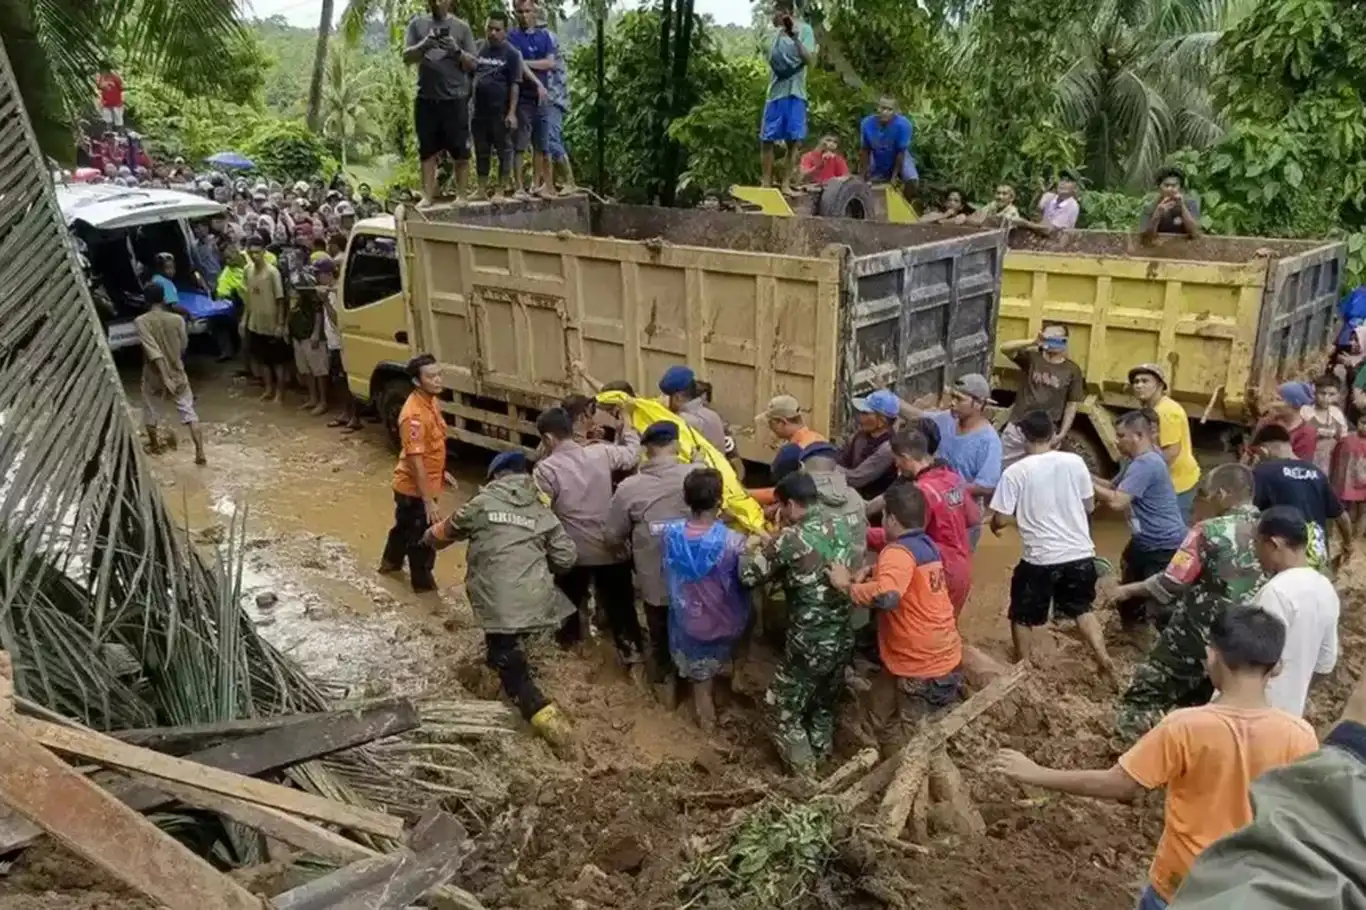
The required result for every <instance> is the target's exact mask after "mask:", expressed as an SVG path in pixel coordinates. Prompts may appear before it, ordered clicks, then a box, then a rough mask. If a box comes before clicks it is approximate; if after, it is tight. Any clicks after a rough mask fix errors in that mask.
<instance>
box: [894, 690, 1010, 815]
mask: <svg viewBox="0 0 1366 910" xmlns="http://www.w3.org/2000/svg"><path fill="white" fill-rule="evenodd" d="M1028 673H1029V665H1028V664H1027V663H1020V664H1016V666H1015V668H1014V669H1012V670H1011V671H1010V672H1009V673H1007V674H1006V675H1005V676H1002V677H1000V678H998V679H996V680H995V681H994V682H992V683H991V684H990V685H989V686H987V687H986V688H985V689H983V690H982V691H980V692H978V693H976V694H974V695H973V696H972V697H971V698H969V699H968V700H967V701H965V702H963V703H962V704H961V705H959V706H958V707H957V708H954V709H953V710H952V711H950V712H949V713H948V714H947V715H945V716H944V718H943V719H942V720H939V721H938V722H936V723H934V724H932V725H930V726H929V727H927V728H926V729H924V730H922V731H921V732H920V734H919V735H917V736H916V737H915V738H914V739H912V740H911V741H910V742H909V743H907V744H906V746H905V747H903V748H902V749H901V751H900V752H899V753H898V754H897V755H896V756H894V757H893V758H891V759H888V761H895V762H896V765H895V766H894V771H893V773H892V778H891V782H890V783H889V784H888V786H887V793H886V794H885V795H884V796H883V798H882V805H881V807H880V808H879V809H878V827H879V829H880V830H881V832H882V833H883V834H885V835H886V836H888V837H897V836H899V835H900V834H901V829H902V828H904V827H906V819H907V818H908V817H909V816H910V814H911V806H912V804H913V803H914V802H915V798H916V796H917V795H918V794H919V793H920V790H921V785H922V784H924V782H925V775H926V774H927V773H928V771H929V766H930V760H931V758H932V756H933V755H934V753H935V752H937V751H939V749H941V748H943V746H944V744H945V743H946V742H948V741H949V740H950V739H951V738H952V737H954V736H955V735H957V734H958V732H959V731H960V730H962V729H963V728H964V727H966V726H967V725H968V724H970V723H972V722H973V721H974V720H976V719H977V718H978V717H980V716H981V715H982V714H983V713H984V712H985V711H986V710H987V709H988V708H990V707H991V706H992V705H994V704H996V703H997V702H999V701H1000V700H1001V699H1003V698H1005V697H1006V696H1007V695H1009V694H1010V693H1011V691H1013V690H1014V689H1015V687H1016V686H1018V685H1019V684H1020V683H1021V682H1022V681H1023V680H1024V678H1025V676H1026V675H1028ZM876 774H877V770H874V771H873V774H872V775H869V776H870V777H872V776H873V775H876Z"/></svg>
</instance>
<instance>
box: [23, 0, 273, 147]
mask: <svg viewBox="0 0 1366 910" xmlns="http://www.w3.org/2000/svg"><path fill="white" fill-rule="evenodd" d="M239 6H240V4H239V0H101V2H98V3H96V2H92V0H0V41H3V42H4V45H5V48H6V49H7V51H8V54H9V58H10V60H11V61H12V65H13V66H14V69H15V79H16V81H17V83H18V86H19V91H20V94H21V95H22V97H23V99H24V104H25V106H26V107H27V108H28V111H29V114H30V116H31V118H32V120H33V129H34V132H35V134H36V135H37V138H38V142H39V145H40V147H41V148H42V149H43V151H44V153H46V154H48V155H50V156H52V157H54V158H57V159H58V160H62V161H66V160H70V159H71V157H72V156H73V154H74V149H75V142H74V139H73V137H74V132H73V129H72V125H73V124H74V123H75V122H76V121H77V120H78V119H80V117H81V115H82V114H84V113H86V112H88V111H89V110H90V109H91V107H92V105H93V103H94V99H95V85H94V80H95V76H96V75H97V74H98V73H99V72H100V70H101V69H102V68H104V67H106V66H109V65H111V59H110V58H111V57H112V58H114V59H115V60H116V61H117V63H118V64H119V65H120V66H121V67H122V68H123V69H125V70H136V71H138V72H140V73H142V74H144V75H147V76H151V77H155V78H157V79H160V80H162V81H163V82H165V83H167V84H168V85H171V86H172V87H174V88H177V89H179V90H181V91H183V92H186V93H187V94H204V95H211V96H215V97H221V95H219V94H218V93H219V92H220V91H221V90H222V86H223V84H224V81H225V80H224V61H228V60H233V59H235V58H238V57H240V56H241V54H242V52H243V45H244V43H246V40H247V39H246V34H245V32H244V30H243V29H242V27H241V25H240V23H239V21H238V18H237V16H238V12H239ZM238 100H240V99H238Z"/></svg>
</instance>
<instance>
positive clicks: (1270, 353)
mask: <svg viewBox="0 0 1366 910" xmlns="http://www.w3.org/2000/svg"><path fill="white" fill-rule="evenodd" d="M1346 266H1347V247H1346V245H1345V244H1342V243H1333V244H1328V245H1326V246H1322V247H1320V248H1319V249H1316V250H1312V251H1310V252H1307V253H1301V254H1300V255H1298V256H1291V257H1288V258H1285V259H1280V260H1277V261H1276V263H1275V264H1274V265H1273V266H1272V267H1271V275H1270V279H1269V280H1268V282H1267V286H1266V293H1265V295H1264V296H1263V298H1262V311H1261V316H1260V318H1259V319H1258V321H1257V343H1256V349H1255V352H1254V355H1253V362H1254V363H1255V364H1256V371H1255V374H1254V379H1253V386H1254V388H1255V389H1256V390H1257V391H1258V392H1260V393H1261V394H1262V395H1264V396H1265V395H1269V394H1273V393H1274V392H1275V388H1276V385H1277V384H1278V383H1279V382H1280V381H1281V380H1283V379H1288V378H1290V376H1291V375H1292V374H1295V373H1299V372H1301V371H1303V370H1304V369H1305V368H1306V367H1308V366H1310V365H1311V364H1312V363H1313V361H1314V360H1315V359H1316V358H1318V357H1320V356H1321V355H1322V354H1323V352H1324V351H1325V350H1327V349H1328V347H1329V346H1330V345H1331V344H1332V343H1333V334H1334V333H1333V328H1334V325H1335V323H1336V322H1337V304H1338V298H1339V296H1340V294H1341V286H1342V276H1343V272H1344V270H1345V269H1346ZM1317 365H1318V366H1320V367H1321V366H1322V364H1317Z"/></svg>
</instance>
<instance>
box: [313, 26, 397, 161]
mask: <svg viewBox="0 0 1366 910" xmlns="http://www.w3.org/2000/svg"><path fill="white" fill-rule="evenodd" d="M379 88H380V82H379V79H378V77H377V74H376V73H375V71H374V69H373V68H371V67H368V66H366V65H365V64H364V63H363V62H362V61H361V60H360V58H359V56H358V55H357V54H355V53H354V52H348V51H347V50H345V49H344V48H341V47H335V48H333V49H332V53H331V54H330V55H329V57H328V60H327V69H326V71H325V73H324V75H323V94H322V133H323V136H324V137H325V138H326V139H328V140H329V141H330V142H331V143H332V145H333V147H334V148H335V149H336V150H337V152H338V156H339V157H340V158H341V164H342V167H343V168H345V167H346V163H347V158H348V154H349V153H350V152H351V151H352V150H354V151H357V152H360V153H361V155H362V156H363V157H368V155H369V154H370V153H371V152H372V142H373V141H375V140H377V139H379V138H380V137H381V129H382V127H381V117H380V115H379V114H378V110H379V108H380V104H379V94H378V93H379Z"/></svg>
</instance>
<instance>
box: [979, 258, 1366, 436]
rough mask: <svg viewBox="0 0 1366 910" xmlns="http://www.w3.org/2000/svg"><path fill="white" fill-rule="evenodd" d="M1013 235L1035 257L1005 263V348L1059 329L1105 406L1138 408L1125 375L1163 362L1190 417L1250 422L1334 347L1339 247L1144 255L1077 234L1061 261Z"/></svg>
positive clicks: (1008, 371) (1008, 372) (1010, 370)
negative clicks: (1314, 355) (1279, 389)
mask: <svg viewBox="0 0 1366 910" xmlns="http://www.w3.org/2000/svg"><path fill="white" fill-rule="evenodd" d="M1019 234H1020V232H1019V231H1016V232H1015V235H1019ZM1015 235H1013V236H1012V237H1011V242H1012V244H1013V245H1014V244H1017V243H1019V244H1020V245H1022V246H1026V247H1029V248H1028V249H1014V248H1012V249H1011V251H1010V252H1009V253H1008V254H1007V256H1006V258H1005V271H1004V274H1003V276H1002V280H1001V316H1000V340H1001V341H1003V342H1004V341H1011V340H1015V339H1021V338H1032V337H1033V336H1034V335H1035V334H1037V333H1038V331H1039V330H1040V329H1041V328H1042V327H1043V325H1045V324H1048V323H1061V324H1063V325H1066V326H1067V327H1068V329H1069V331H1070V333H1071V338H1070V340H1071V343H1070V345H1069V348H1070V350H1069V353H1070V356H1071V357H1072V359H1073V360H1075V361H1076V362H1077V363H1078V365H1080V366H1081V368H1082V372H1083V373H1084V375H1085V377H1086V383H1087V387H1088V389H1089V390H1091V391H1093V392H1097V393H1098V394H1099V395H1100V398H1101V401H1103V402H1104V403H1105V404H1107V405H1110V406H1112V407H1126V406H1132V404H1133V400H1132V399H1131V398H1130V397H1129V394H1128V391H1127V379H1128V377H1127V373H1128V369H1129V368H1130V367H1131V366H1133V365H1135V364H1138V363H1144V362H1155V363H1160V364H1162V365H1163V366H1164V367H1165V368H1166V370H1167V373H1168V381H1169V384H1170V393H1171V395H1172V397H1173V398H1174V399H1175V400H1177V401H1178V402H1180V403H1181V404H1182V406H1183V407H1185V409H1186V411H1187V412H1188V413H1189V414H1191V415H1192V416H1193V417H1201V416H1204V415H1206V414H1208V415H1209V416H1211V417H1213V418H1214V419H1216V420H1230V421H1238V420H1244V419H1246V418H1247V417H1248V416H1250V414H1251V412H1252V411H1254V410H1255V409H1256V402H1255V401H1254V400H1250V398H1249V396H1255V395H1256V392H1257V390H1258V389H1259V388H1260V387H1263V386H1267V385H1270V386H1272V387H1274V385H1275V380H1276V378H1277V377H1278V376H1279V375H1281V374H1282V373H1283V372H1285V371H1286V370H1288V369H1292V368H1293V366H1292V363H1291V362H1292V361H1295V360H1297V359H1298V358H1300V357H1301V356H1302V354H1303V352H1305V351H1307V350H1311V349H1314V348H1315V347H1316V346H1318V345H1320V344H1322V343H1325V342H1326V341H1327V339H1328V333H1329V332H1330V331H1331V324H1332V318H1333V312H1334V306H1335V304H1336V287H1337V283H1338V280H1339V276H1340V274H1341V262H1342V260H1343V257H1344V256H1345V249H1344V248H1343V246H1342V245H1341V244H1331V243H1330V244H1324V243H1319V242H1308V241H1286V240H1261V239H1259V238H1236V237H1205V238H1201V239H1200V240H1197V241H1193V242H1192V241H1188V240H1186V239H1185V238H1175V237H1173V238H1161V239H1159V241H1158V242H1157V244H1155V245H1152V246H1147V245H1142V244H1140V242H1139V241H1138V239H1137V237H1135V236H1134V235H1124V234H1115V233H1108V232H1101V231H1077V232H1069V233H1068V234H1066V235H1061V236H1059V237H1057V238H1055V239H1054V246H1055V247H1057V249H1056V250H1052V249H1049V248H1048V246H1047V243H1046V242H1045V241H1039V240H1037V239H1035V238H1019V237H1018V236H1015ZM1260 250H1269V251H1270V252H1272V253H1274V254H1276V255H1278V256H1280V257H1281V258H1279V259H1275V258H1272V259H1268V258H1267V257H1265V256H1262V257H1259V256H1257V255H1256V253H1257V252H1258V251H1260ZM1218 257H1223V259H1222V260H1221V259H1220V258H1218ZM1223 260H1228V261H1223ZM1268 272H1270V274H1271V275H1272V280H1271V282H1270V283H1269V282H1268ZM1276 276H1280V277H1279V278H1277V277H1276ZM1277 281H1279V283H1280V287H1281V289H1280V290H1276V289H1275V285H1276V283H1277ZM1271 313H1277V314H1279V315H1278V317H1277V318H1276V320H1272V321H1268V320H1267V318H1266V317H1267V316H1268V315H1269V314H1271ZM1273 323H1274V325H1275V326H1277V328H1272V327H1271V326H1272V325H1273ZM1277 351H1280V353H1279V354H1277V353H1275V352H1277ZM1268 352H1271V354H1270V356H1268ZM996 367H997V369H998V371H999V372H1000V373H1001V374H1003V375H1004V377H1005V378H1006V383H1005V384H1006V385H1007V386H1011V385H1013V383H1014V382H1015V381H1016V380H1017V376H1018V368H1017V367H1015V365H1014V364H1012V363H1010V362H1009V361H1007V360H1006V359H1005V358H1004V357H1000V356H998V357H997V358H996Z"/></svg>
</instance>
